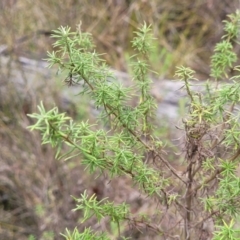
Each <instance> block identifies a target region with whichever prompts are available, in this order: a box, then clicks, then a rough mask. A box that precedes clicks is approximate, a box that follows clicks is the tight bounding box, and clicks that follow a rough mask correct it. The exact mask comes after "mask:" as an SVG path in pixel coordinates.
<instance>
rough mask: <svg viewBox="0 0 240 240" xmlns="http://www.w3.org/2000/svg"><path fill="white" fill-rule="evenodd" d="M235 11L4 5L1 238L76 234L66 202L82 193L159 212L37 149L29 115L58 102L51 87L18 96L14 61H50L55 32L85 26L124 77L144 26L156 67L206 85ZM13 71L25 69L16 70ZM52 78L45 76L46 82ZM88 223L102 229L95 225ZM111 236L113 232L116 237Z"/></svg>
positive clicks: (157, 5) (161, 4)
mask: <svg viewBox="0 0 240 240" xmlns="http://www.w3.org/2000/svg"><path fill="white" fill-rule="evenodd" d="M238 7H239V1H237V0H236V1H227V0H226V1H222V0H221V1H220V0H219V1H212V0H206V1H203V0H199V1H194V2H193V1H190V0H184V1H181V2H180V1H177V0H169V1H161V0H153V1H144V0H142V1H127V0H126V1H118V0H115V1H114V0H108V1H81V0H79V1H78V0H65V1H47V0H42V1H23V0H15V1H14V0H11V1H8V0H3V1H1V3H0V23H1V28H0V31H1V32H0V43H1V46H0V47H1V49H2V50H1V54H2V55H5V56H10V60H9V62H8V63H9V64H8V65H3V64H1V75H0V89H1V91H0V144H1V148H0V163H1V164H0V172H1V174H0V203H1V207H0V211H1V212H0V227H1V228H0V238H1V239H28V238H29V236H31V234H32V236H36V237H37V239H60V236H59V233H60V232H62V231H63V229H64V228H65V227H68V228H69V229H72V228H74V227H75V226H76V222H77V220H78V219H79V217H80V216H79V215H78V213H75V212H72V211H71V209H73V208H74V206H75V203H74V201H73V200H72V199H71V198H69V196H70V195H74V196H79V195H80V193H82V192H83V190H84V189H88V191H89V194H91V193H95V194H96V195H97V196H98V198H99V199H101V198H103V197H105V196H110V199H114V201H115V202H121V201H122V200H123V199H127V202H128V203H134V204H135V206H136V207H135V209H134V210H132V211H136V212H137V211H139V210H141V211H142V212H144V211H147V212H148V213H149V212H151V211H152V212H154V211H155V208H154V207H151V206H154V205H153V204H152V203H151V202H150V201H147V200H146V198H145V196H143V195H142V196H139V193H138V192H137V191H136V190H133V189H132V188H131V185H130V184H128V179H125V178H122V179H120V180H112V181H111V183H108V182H107V181H106V179H104V177H102V178H100V179H98V180H97V181H93V180H92V178H91V179H90V177H89V176H88V175H87V174H86V173H83V169H82V168H81V167H80V166H79V164H78V161H79V160H78V159H75V160H73V161H71V162H70V163H62V162H57V161H56V160H55V159H54V155H55V152H54V151H53V150H51V149H49V148H48V147H46V146H40V145H39V143H40V137H39V136H38V135H37V133H29V131H28V130H27V129H26V126H28V125H29V124H30V120H29V119H28V118H27V117H26V114H27V113H30V112H32V111H35V110H36V104H37V103H38V102H39V100H40V99H43V98H44V99H46V96H48V104H49V105H51V106H52V105H53V104H52V102H56V103H58V102H60V101H61V100H60V98H59V96H58V94H57V89H56V86H55V85H54V84H49V85H48V88H46V87H45V88H41V89H40V88H39V91H38V92H34V93H32V92H31V91H29V90H28V89H25V91H23V92H20V93H19V91H17V90H16V88H15V85H14V84H13V83H12V82H10V81H8V80H9V76H11V75H12V74H13V72H14V70H15V69H13V65H12V64H11V63H12V62H13V61H15V60H18V59H19V57H20V56H25V57H29V58H34V59H42V58H45V57H46V51H47V50H49V51H51V48H52V46H51V44H52V42H53V41H52V39H51V38H49V35H50V34H51V30H52V29H56V28H58V27H59V26H60V25H63V26H66V25H68V26H71V27H72V28H73V29H75V27H76V25H77V24H79V23H80V22H81V27H82V29H83V31H87V32H91V33H92V35H93V39H94V42H95V44H96V46H97V50H98V52H100V53H101V52H107V53H108V54H107V55H104V56H103V57H105V58H106V61H107V63H108V64H109V65H110V66H112V67H113V68H115V69H119V70H123V71H127V70H128V57H129V56H130V55H131V53H132V52H131V51H132V50H131V48H130V44H129V43H130V40H131V39H132V37H133V35H132V34H133V31H135V30H136V28H137V27H139V25H140V24H142V23H143V22H144V21H146V22H147V23H148V24H152V28H153V31H154V35H155V37H156V38H157V39H158V41H157V43H156V51H155V54H153V55H152V56H151V65H152V68H153V69H157V70H158V71H159V70H160V73H161V75H162V76H164V77H168V78H172V76H173V73H174V71H175V69H176V65H187V66H190V67H192V68H193V69H194V70H195V71H196V72H197V75H198V77H200V78H202V79H204V78H205V77H206V76H207V75H208V74H209V62H210V59H209V57H210V55H211V54H212V52H213V47H214V45H215V43H216V42H217V41H219V37H220V36H221V34H222V23H221V21H222V20H224V19H225V18H226V15H227V14H229V13H232V12H234V11H235V9H236V8H238ZM1 61H2V60H1ZM6 66H8V67H6ZM14 67H18V68H19V69H21V65H18V64H17V65H14ZM23 75H24V73H23ZM53 78H54V77H53V76H51V77H48V80H49V82H50V80H51V79H53ZM26 80H28V79H26ZM49 96H50V97H49ZM83 102H84V99H83V100H82V102H81V105H77V107H76V109H72V108H70V107H69V106H68V108H67V109H68V110H69V111H70V112H71V114H72V116H73V117H74V118H76V119H83V118H89V117H88V116H86V115H87V114H90V115H91V114H92V112H91V109H87V108H85V105H84V103H83ZM116 186H117V187H116ZM116 189H118V190H117V191H116ZM88 224H90V225H92V226H95V227H96V228H98V227H99V226H98V225H97V224H96V222H90V223H88ZM101 227H102V226H101ZM114 231H115V228H114V227H113V228H112V234H113V236H116V233H115V232H114ZM136 234H137V233H136ZM146 234H147V233H146ZM136 239H146V237H145V234H144V233H143V234H141V235H139V236H138V235H136Z"/></svg>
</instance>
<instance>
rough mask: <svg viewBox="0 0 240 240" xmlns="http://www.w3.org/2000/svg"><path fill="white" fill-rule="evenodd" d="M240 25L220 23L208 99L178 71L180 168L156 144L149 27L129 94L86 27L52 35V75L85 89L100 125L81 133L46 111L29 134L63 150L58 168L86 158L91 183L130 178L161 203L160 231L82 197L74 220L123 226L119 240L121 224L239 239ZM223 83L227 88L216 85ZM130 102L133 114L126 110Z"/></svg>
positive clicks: (80, 126) (78, 126)
mask: <svg viewBox="0 0 240 240" xmlns="http://www.w3.org/2000/svg"><path fill="white" fill-rule="evenodd" d="M239 22H240V14H239V12H236V14H231V15H229V20H228V21H224V24H225V27H224V30H225V35H224V36H223V39H222V41H221V42H220V43H218V44H217V45H216V47H215V49H214V54H213V56H212V59H211V74H210V77H212V78H213V79H211V80H213V81H208V82H207V83H206V85H205V90H199V89H197V90H196V87H195V86H194V85H195V80H197V79H196V78H195V77H194V74H195V73H194V71H193V70H192V69H190V68H186V67H183V66H182V67H179V68H178V69H177V71H176V76H177V78H178V79H179V80H181V81H182V83H183V89H184V90H185V91H186V93H187V96H188V106H187V107H188V114H187V115H186V116H185V118H184V119H183V120H182V129H183V132H184V135H185V140H184V142H185V147H184V149H183V150H182V152H181V154H179V159H178V160H177V161H175V165H174V164H173V163H172V162H171V161H170V160H169V159H168V158H167V157H168V156H166V155H164V152H165V151H164V149H163V145H164V144H163V140H162V139H161V140H160V139H159V137H157V136H156V131H155V129H156V126H154V124H153V123H154V121H153V120H154V118H155V111H156V108H157V106H156V103H155V101H154V98H153V97H152V95H151V94H150V88H151V83H152V81H151V79H150V78H149V72H150V71H151V70H150V69H149V65H148V59H149V56H150V55H151V51H154V49H152V43H151V41H152V36H151V27H150V26H147V24H143V26H142V27H141V28H139V29H138V31H137V32H136V37H135V38H134V39H133V41H132V46H133V48H134V49H135V50H136V54H135V55H134V56H132V57H131V60H132V63H131V67H132V72H133V86H132V87H125V86H124V85H123V84H121V83H120V82H119V81H118V79H116V77H115V76H114V75H113V73H112V72H111V71H110V70H109V68H108V67H107V66H106V63H105V62H104V61H103V60H102V59H101V55H99V54H97V53H96V52H95V50H94V44H93V41H92V38H91V35H90V34H88V33H82V31H81V29H80V27H79V28H78V29H77V31H76V32H71V30H70V28H68V27H60V28H59V29H58V30H55V31H54V34H53V37H54V38H55V39H56V42H55V44H54V47H55V48H56V49H57V50H56V51H54V52H52V53H48V56H49V59H48V61H49V64H50V66H53V65H55V64H57V65H58V67H59V69H60V70H67V72H68V76H67V78H66V79H65V80H64V81H65V82H66V84H67V85H71V86H72V85H73V86H74V85H81V92H80V94H87V95H89V96H90V98H91V99H92V100H93V101H94V103H95V107H96V109H98V111H99V118H98V121H97V122H96V124H95V125H90V124H89V123H88V122H81V123H75V122H74V121H73V120H72V119H71V118H70V117H67V116H66V115H65V114H64V113H59V112H58V108H56V107H55V108H53V109H52V110H49V111H46V109H45V107H44V105H43V103H41V104H40V105H39V107H38V109H39V113H34V114H30V115H29V116H30V117H32V118H35V119H36V120H37V121H36V123H35V124H34V125H32V126H30V127H29V128H30V129H31V130H35V129H36V130H39V131H40V132H41V133H42V143H43V144H51V145H52V146H53V147H56V148H57V152H56V157H57V158H59V159H61V158H63V159H66V160H67V159H70V158H73V157H76V156H80V157H81V159H82V160H81V163H82V164H83V165H86V168H88V169H89V170H90V172H91V173H92V172H95V171H99V172H100V173H103V172H104V173H108V174H109V176H110V177H113V176H121V175H128V176H130V177H131V178H132V180H133V182H134V183H136V184H137V185H138V186H139V188H140V189H142V190H143V191H144V192H145V193H146V194H147V195H148V196H151V197H155V198H156V201H157V202H158V207H159V211H160V212H161V213H160V214H159V215H158V216H157V217H158V218H159V219H160V220H159V224H154V223H153V222H151V221H153V219H151V217H150V218H141V217H140V215H139V216H132V215H131V213H130V210H129V207H128V206H127V205H126V204H125V203H123V204H120V205H114V203H113V202H109V201H108V200H107V199H103V200H100V201H99V200H97V198H96V196H90V197H89V196H88V195H87V194H86V192H85V193H84V194H82V196H81V198H75V200H76V202H77V207H76V209H75V210H81V211H83V221H86V220H87V219H89V218H90V217H92V216H93V215H94V216H95V217H96V218H97V219H98V221H101V220H102V219H103V218H105V217H109V219H110V221H111V222H116V223H117V225H118V235H119V237H120V236H121V234H122V232H121V228H120V222H124V221H128V222H129V223H132V224H133V225H134V226H135V227H136V228H137V229H138V227H140V226H143V225H144V226H145V227H146V228H148V229H150V230H152V231H154V232H156V233H157V234H158V236H164V237H168V238H171V239H174V238H179V239H180V238H181V237H183V238H184V239H188V240H189V239H196V237H199V236H200V235H201V234H208V236H210V235H211V234H213V232H214V230H217V231H216V232H215V235H214V239H215V240H220V239H233V238H231V237H233V236H234V237H236V236H238V235H237V234H238V231H236V230H235V229H234V224H233V223H234V222H235V221H236V219H237V213H238V211H239V210H240V204H239V201H240V199H239V196H240V192H239V189H240V188H239V186H240V185H239V184H240V180H239V177H238V176H237V175H236V172H237V167H238V164H239V156H240V140H239V139H240V126H239V117H240V115H239V112H238V111H236V110H237V107H238V105H239V102H240V94H239V89H240V85H239V83H238V79H239V75H237V74H236V75H235V76H233V77H232V78H229V77H228V76H229V75H230V72H231V70H232V69H235V70H236V72H237V71H239V67H238V66H234V65H235V64H236V62H237V55H236V53H235V52H234V47H235V45H236V44H238V42H237V38H238V35H239ZM226 78H227V80H228V83H226V82H224V83H221V82H220V81H221V80H226ZM201 88H203V87H202V86H201ZM134 91H135V93H136V92H137V94H138V97H137V100H136V96H135V95H134V94H133V92H134ZM134 97H135V101H134V104H130V102H133V99H134ZM179 128H180V129H181V127H179ZM167 151H169V150H167ZM174 154H175V153H174ZM146 156H151V161H145V158H146ZM179 168H181V169H183V170H181V171H179V170H178V169H179ZM163 212H164V213H163ZM172 212H174V213H175V214H176V216H175V218H176V220H174V221H173V224H172V225H169V226H167V227H165V228H164V227H163V224H162V222H164V221H163V219H164V218H165V217H167V218H172V215H171V214H172ZM152 217H153V216H152ZM207 221H212V222H216V224H215V226H214V227H213V228H212V229H210V230H209V229H208V231H207V230H206V227H204V226H206V222H207ZM213 225H214V224H213ZM183 232H184V234H183ZM206 232H207V233H206ZM199 234H200V235H199ZM63 236H65V238H66V239H74V240H75V239H109V238H108V235H107V233H105V234H102V233H99V234H95V233H93V231H92V230H91V229H85V231H84V232H83V233H79V231H78V230H77V229H75V230H74V231H73V232H72V233H70V232H69V231H68V230H66V235H63ZM223 236H224V237H226V236H228V237H229V236H230V237H229V238H223ZM122 239H125V238H124V237H122Z"/></svg>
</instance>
